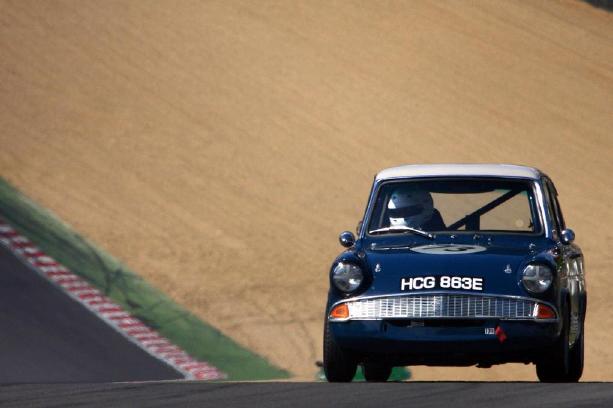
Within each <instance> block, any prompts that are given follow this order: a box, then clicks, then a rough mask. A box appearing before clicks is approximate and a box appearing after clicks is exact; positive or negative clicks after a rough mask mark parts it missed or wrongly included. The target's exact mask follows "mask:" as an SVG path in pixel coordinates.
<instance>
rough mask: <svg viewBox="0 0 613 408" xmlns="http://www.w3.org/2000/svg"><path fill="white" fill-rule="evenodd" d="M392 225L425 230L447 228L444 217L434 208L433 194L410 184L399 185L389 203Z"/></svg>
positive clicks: (388, 210) (388, 211)
mask: <svg viewBox="0 0 613 408" xmlns="http://www.w3.org/2000/svg"><path fill="white" fill-rule="evenodd" d="M387 214H388V216H389V220H390V226H391V227H412V228H419V229H422V230H425V231H440V230H444V229H445V223H444V222H443V218H442V217H441V214H440V213H439V212H438V210H437V209H435V208H434V204H433V202H432V195H431V194H430V193H429V192H427V191H423V190H419V189H416V188H412V187H410V186H402V187H398V188H397V189H395V190H394V191H393V192H392V195H391V197H390V199H389V201H388V203H387Z"/></svg>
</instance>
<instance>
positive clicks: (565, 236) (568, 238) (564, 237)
mask: <svg viewBox="0 0 613 408" xmlns="http://www.w3.org/2000/svg"><path fill="white" fill-rule="evenodd" d="M574 240H575V232H574V231H573V230H571V229H570V228H566V229H565V230H563V231H562V232H561V233H560V241H561V242H562V243H563V244H566V245H568V244H570V243H571V242H573V241H574Z"/></svg>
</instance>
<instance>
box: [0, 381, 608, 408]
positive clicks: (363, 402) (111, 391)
mask: <svg viewBox="0 0 613 408" xmlns="http://www.w3.org/2000/svg"><path fill="white" fill-rule="evenodd" d="M460 404H461V407H459V408H464V407H471V408H472V407H496V408H503V407H514V408H517V407H521V408H526V407H556V408H560V407H610V406H613V387H612V386H611V385H610V384H605V383H583V384H540V383H469V382H465V383H463V382H439V383H427V382H424V383H419V382H412V383H387V384H366V383H353V384H327V383H187V382H183V383H180V382H161V383H123V384H78V385H68V384H64V385H61V384H58V385H11V386H3V387H0V405H2V406H12V405H14V406H17V405H19V406H24V405H25V406H45V407H54V406H58V407H59V406H67V405H71V406H73V405H76V406H79V405H87V406H113V407H117V406H129V407H134V406H153V407H169V406H172V407H175V406H176V407H183V406H190V407H191V406H194V407H196V406H211V407H218V406H219V407H250V408H252V407H259V408H263V407H292V408H297V407H328V406H334V407H352V408H355V407H375V406H380V407H387V406H406V407H444V406H450V407H458V406H459V405H460Z"/></svg>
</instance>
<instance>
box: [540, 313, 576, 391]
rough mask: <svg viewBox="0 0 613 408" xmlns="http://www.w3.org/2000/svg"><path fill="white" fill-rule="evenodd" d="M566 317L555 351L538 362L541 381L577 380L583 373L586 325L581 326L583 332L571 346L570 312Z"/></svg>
mask: <svg viewBox="0 0 613 408" xmlns="http://www.w3.org/2000/svg"><path fill="white" fill-rule="evenodd" d="M564 318H565V321H564V328H563V329H562V334H561V335H560V339H559V340H558V342H557V344H556V346H555V347H554V350H553V353H552V354H551V355H550V356H549V358H547V359H546V360H543V361H541V362H538V363H537V364H536V375H537V376H538V378H539V380H540V381H541V382H577V381H579V379H580V378H581V375H582V374H583V343H584V332H585V330H584V327H581V334H580V335H579V337H578V338H577V340H576V341H575V344H573V346H572V347H570V346H569V330H570V317H569V316H568V313H565V317H564ZM582 326H583V325H582Z"/></svg>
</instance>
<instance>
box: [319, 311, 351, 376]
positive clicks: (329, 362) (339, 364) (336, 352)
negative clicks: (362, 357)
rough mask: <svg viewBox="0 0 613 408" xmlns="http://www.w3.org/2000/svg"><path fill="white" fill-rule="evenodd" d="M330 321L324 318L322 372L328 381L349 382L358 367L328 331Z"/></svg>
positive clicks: (349, 354)
mask: <svg viewBox="0 0 613 408" xmlns="http://www.w3.org/2000/svg"><path fill="white" fill-rule="evenodd" d="M329 326H330V323H329V322H328V320H327V319H326V325H325V327H324V372H325V373H326V379H327V380H328V382H351V380H353V377H354V376H355V372H356V370H357V368H358V363H357V361H356V359H355V358H354V357H353V356H352V355H351V353H349V352H347V351H345V350H343V349H342V348H341V347H340V346H339V345H338V344H336V341H334V337H333V336H332V333H330V327H329Z"/></svg>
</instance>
